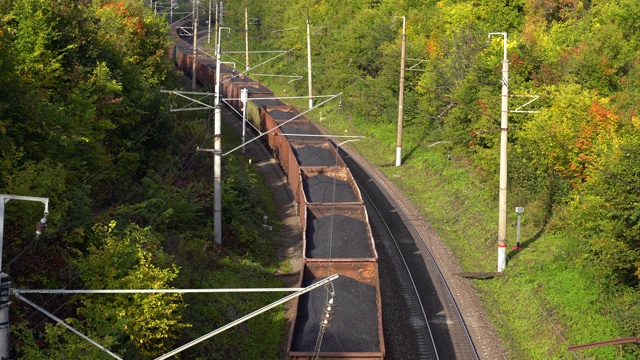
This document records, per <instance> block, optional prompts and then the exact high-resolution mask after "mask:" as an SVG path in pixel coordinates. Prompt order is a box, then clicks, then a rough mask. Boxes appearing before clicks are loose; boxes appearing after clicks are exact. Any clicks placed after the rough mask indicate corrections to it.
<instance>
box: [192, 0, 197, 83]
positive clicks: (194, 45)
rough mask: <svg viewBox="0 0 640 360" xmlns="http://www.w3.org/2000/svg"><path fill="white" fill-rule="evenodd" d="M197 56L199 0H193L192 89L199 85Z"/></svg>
mask: <svg viewBox="0 0 640 360" xmlns="http://www.w3.org/2000/svg"><path fill="white" fill-rule="evenodd" d="M196 56H198V0H193V64H192V66H191V89H192V90H195V89H196V86H197V79H196Z"/></svg>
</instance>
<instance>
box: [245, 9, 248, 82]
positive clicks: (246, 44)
mask: <svg viewBox="0 0 640 360" xmlns="http://www.w3.org/2000/svg"><path fill="white" fill-rule="evenodd" d="M244 43H245V63H246V65H245V71H249V10H248V9H247V5H245V6H244Z"/></svg>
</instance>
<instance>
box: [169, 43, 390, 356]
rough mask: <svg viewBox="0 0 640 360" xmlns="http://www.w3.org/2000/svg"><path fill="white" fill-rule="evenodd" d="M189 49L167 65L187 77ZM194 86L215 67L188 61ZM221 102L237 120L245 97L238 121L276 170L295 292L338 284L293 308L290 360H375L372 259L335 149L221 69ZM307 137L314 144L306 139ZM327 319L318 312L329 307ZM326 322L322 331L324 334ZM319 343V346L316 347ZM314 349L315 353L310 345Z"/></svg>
mask: <svg viewBox="0 0 640 360" xmlns="http://www.w3.org/2000/svg"><path fill="white" fill-rule="evenodd" d="M191 51H192V50H191V48H190V47H189V44H186V43H185V42H184V41H182V40H180V39H177V40H176V45H175V46H174V47H173V49H172V53H171V57H172V59H173V61H174V63H175V65H176V67H177V68H179V69H181V70H183V71H184V73H185V74H187V75H191V69H192V62H191V61H192V60H193V59H192V56H191ZM196 61H197V62H198V63H197V67H196V69H197V76H198V81H199V82H200V83H201V84H203V85H204V86H205V87H206V88H207V89H214V88H215V86H214V84H215V76H216V61H215V59H206V58H200V56H199V57H198V59H196ZM220 79H221V87H220V91H221V96H222V98H223V99H226V100H227V103H228V104H229V105H230V106H231V107H233V108H234V109H235V110H236V111H237V112H238V113H241V112H242V102H241V101H240V100H239V99H240V94H241V91H242V89H243V88H246V89H248V91H249V93H248V97H249V101H248V103H247V107H246V118H247V120H248V121H250V122H251V123H252V124H253V125H254V126H255V128H256V129H259V131H260V133H265V132H268V134H267V135H265V136H264V137H263V142H264V143H265V144H266V145H267V146H268V147H269V148H270V149H271V151H272V152H273V154H274V156H275V158H276V159H277V160H278V162H279V163H280V166H281V167H282V169H283V170H284V172H285V174H286V176H287V180H288V182H289V185H290V187H291V191H292V192H293V194H294V197H295V199H296V203H297V206H298V214H299V216H300V225H301V228H302V229H303V239H302V241H303V253H302V254H300V255H301V256H302V258H303V260H304V261H303V263H304V266H303V270H302V272H301V274H300V280H299V286H300V287H304V286H308V285H311V284H313V283H314V282H316V281H318V280H320V279H322V278H325V277H327V276H330V275H332V274H339V275H340V277H339V278H338V279H336V280H335V281H333V282H332V283H330V284H327V285H325V287H324V291H323V288H319V289H315V290H313V291H311V292H309V293H306V294H304V295H302V296H300V297H298V298H296V299H295V300H292V301H293V302H294V303H293V304H292V306H294V308H295V309H297V311H296V314H295V317H294V319H293V326H291V328H290V332H289V334H288V347H287V356H288V357H289V358H290V359H292V360H311V359H325V360H327V359H341V360H348V359H353V360H356V359H360V360H363V359H370V360H373V359H376V360H377V359H383V358H384V354H385V347H384V337H383V329H382V309H381V299H380V280H379V276H378V255H377V252H376V249H375V243H374V239H373V235H372V232H371V226H370V224H369V219H368V215H367V212H366V208H365V207H364V202H363V199H362V195H361V193H360V190H359V188H358V186H357V184H356V183H355V181H354V179H353V176H352V174H351V172H350V171H349V169H348V168H347V167H346V164H345V162H344V160H342V158H341V157H340V155H339V153H338V151H337V147H336V145H335V143H334V142H332V141H331V140H330V138H331V137H330V136H327V135H325V134H324V133H323V132H322V131H321V130H320V128H319V127H318V126H316V125H315V124H314V123H313V122H312V121H311V120H310V119H309V118H308V117H307V116H306V115H304V114H303V113H302V112H301V111H300V110H299V109H297V108H295V107H292V106H289V105H287V104H285V103H283V102H282V101H281V100H279V99H273V97H274V96H273V92H272V91H271V90H270V89H269V88H267V87H265V86H263V85H261V84H259V83H258V82H255V81H254V80H253V79H251V78H250V77H249V76H246V75H244V74H241V73H239V72H238V71H234V70H233V68H230V67H228V66H225V65H222V66H221V68H220ZM308 135H314V136H308ZM330 298H331V299H333V300H331V301H332V310H331V312H329V313H327V312H325V310H326V307H327V303H328V301H329V299H330ZM327 314H329V318H330V320H331V321H330V325H331V326H330V327H326V326H324V325H323V324H324V323H323V322H322V323H321V320H326V319H327V317H326V315H327ZM319 340H321V341H319ZM318 344H319V345H318Z"/></svg>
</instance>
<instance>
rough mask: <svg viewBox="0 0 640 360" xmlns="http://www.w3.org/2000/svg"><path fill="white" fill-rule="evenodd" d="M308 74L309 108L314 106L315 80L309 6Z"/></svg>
mask: <svg viewBox="0 0 640 360" xmlns="http://www.w3.org/2000/svg"><path fill="white" fill-rule="evenodd" d="M307 74H308V79H309V109H311V108H313V80H312V78H311V19H309V8H307Z"/></svg>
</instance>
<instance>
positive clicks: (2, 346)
mask: <svg viewBox="0 0 640 360" xmlns="http://www.w3.org/2000/svg"><path fill="white" fill-rule="evenodd" d="M9 200H25V201H37V202H42V203H44V217H43V218H42V219H41V220H40V222H39V223H38V225H37V226H36V235H37V236H40V234H42V231H44V228H45V226H46V225H45V224H46V223H47V214H49V199H48V198H41V197H33V196H20V195H5V194H0V269H2V246H3V241H4V205H5V204H6V203H7V202H8V201H9ZM9 285H10V282H9V275H7V274H5V273H0V359H8V358H9V305H10V304H11V301H9Z"/></svg>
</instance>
